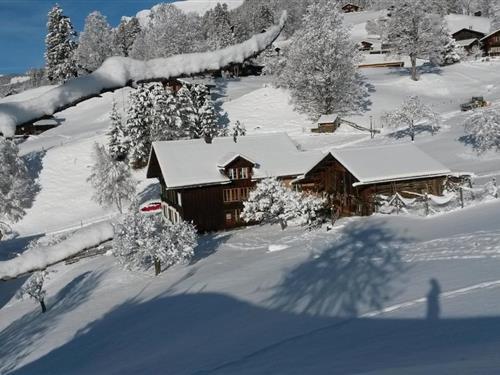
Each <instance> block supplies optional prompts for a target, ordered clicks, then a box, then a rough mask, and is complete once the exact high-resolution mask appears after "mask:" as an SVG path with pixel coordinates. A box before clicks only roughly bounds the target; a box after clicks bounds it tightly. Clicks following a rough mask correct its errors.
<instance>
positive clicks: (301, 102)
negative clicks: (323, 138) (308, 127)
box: [277, 0, 366, 118]
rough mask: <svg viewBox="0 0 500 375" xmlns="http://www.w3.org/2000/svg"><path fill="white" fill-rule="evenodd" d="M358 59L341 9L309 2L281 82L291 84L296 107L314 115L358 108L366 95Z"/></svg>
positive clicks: (325, 1)
mask: <svg viewBox="0 0 500 375" xmlns="http://www.w3.org/2000/svg"><path fill="white" fill-rule="evenodd" d="M358 59H359V52H358V49H357V47H356V44H355V43H354V42H353V41H352V40H351V35H350V33H349V30H348V28H347V27H346V26H345V25H344V24H343V17H342V15H341V14H340V12H339V10H338V9H337V8H336V7H332V6H331V4H330V3H329V1H328V0H319V1H317V2H316V3H314V4H312V5H311V6H309V8H308V11H307V14H306V15H305V16H304V22H303V27H302V29H300V30H299V31H298V32H296V33H295V36H294V37H293V39H292V42H291V45H290V47H289V49H288V53H287V56H286V62H285V66H284V67H283V69H281V70H280V71H278V76H277V83H278V85H280V86H284V87H287V88H289V89H290V92H291V96H292V101H293V103H294V105H295V107H296V109H297V110H299V111H300V112H305V113H308V114H309V115H310V116H311V117H312V118H318V117H319V116H321V115H322V114H328V113H334V112H335V113H346V112H353V111H354V112H355V111H358V110H359V109H360V106H361V103H362V101H363V98H364V96H365V95H366V90H365V89H364V86H363V85H362V84H361V82H360V81H361V80H360V76H359V75H358V69H357V63H358Z"/></svg>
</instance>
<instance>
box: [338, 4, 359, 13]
mask: <svg viewBox="0 0 500 375" xmlns="http://www.w3.org/2000/svg"><path fill="white" fill-rule="evenodd" d="M361 10H362V9H361V7H360V6H359V5H355V4H346V5H344V6H343V7H342V11H343V12H344V13H353V12H360V11H361Z"/></svg>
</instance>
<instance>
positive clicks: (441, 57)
mask: <svg viewBox="0 0 500 375" xmlns="http://www.w3.org/2000/svg"><path fill="white" fill-rule="evenodd" d="M441 37H442V42H441V43H442V45H443V49H442V50H441V51H439V53H438V55H434V54H432V55H431V61H433V62H435V63H437V64H439V65H452V64H455V63H457V62H459V61H460V60H461V59H462V58H461V56H462V54H463V48H462V47H461V46H459V45H458V44H457V42H456V40H455V39H454V38H453V37H452V36H451V35H450V34H449V33H443V34H442V35H441Z"/></svg>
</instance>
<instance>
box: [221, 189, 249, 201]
mask: <svg viewBox="0 0 500 375" xmlns="http://www.w3.org/2000/svg"><path fill="white" fill-rule="evenodd" d="M249 193H250V188H247V187H243V188H234V189H224V191H223V195H224V203H230V202H241V201H244V200H247V199H248V194H249Z"/></svg>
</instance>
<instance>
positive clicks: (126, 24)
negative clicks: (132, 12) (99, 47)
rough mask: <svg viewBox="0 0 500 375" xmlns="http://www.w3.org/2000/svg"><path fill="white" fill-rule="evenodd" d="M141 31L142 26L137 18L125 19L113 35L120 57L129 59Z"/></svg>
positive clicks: (116, 51) (114, 45)
mask: <svg viewBox="0 0 500 375" xmlns="http://www.w3.org/2000/svg"><path fill="white" fill-rule="evenodd" d="M140 31H141V26H140V24H139V20H138V19H137V18H136V17H132V18H123V19H122V20H121V21H120V24H119V25H118V28H117V29H116V30H115V32H114V35H113V47H114V51H115V53H116V54H117V55H119V56H125V57H127V56H128V55H129V54H130V50H131V48H132V45H133V44H134V41H135V38H136V37H137V34H139V32H140Z"/></svg>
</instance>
